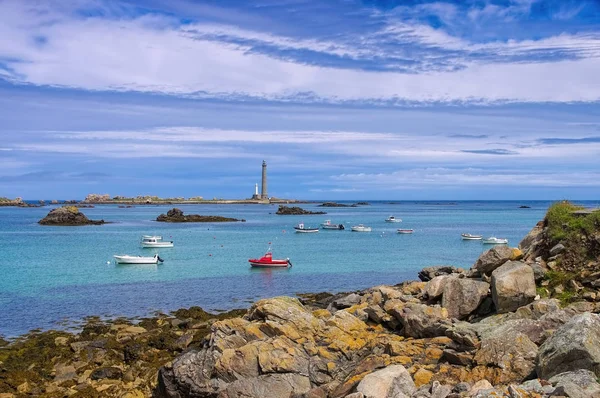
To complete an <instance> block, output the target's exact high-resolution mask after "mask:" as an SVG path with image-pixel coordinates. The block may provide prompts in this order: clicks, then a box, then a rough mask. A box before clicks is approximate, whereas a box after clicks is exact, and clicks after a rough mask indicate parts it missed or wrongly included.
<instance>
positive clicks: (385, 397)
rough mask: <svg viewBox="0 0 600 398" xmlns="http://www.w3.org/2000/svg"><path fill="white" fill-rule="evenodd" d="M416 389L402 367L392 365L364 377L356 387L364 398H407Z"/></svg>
mask: <svg viewBox="0 0 600 398" xmlns="http://www.w3.org/2000/svg"><path fill="white" fill-rule="evenodd" d="M416 389H417V387H416V386H415V383H414V382H413V380H412V378H411V377H410V374H409V373H408V371H407V370H406V369H405V368H404V366H402V365H392V366H388V367H387V368H384V369H381V370H378V371H376V372H373V373H370V374H368V375H366V376H365V377H364V378H363V379H362V381H361V382H360V383H359V384H358V386H357V387H356V391H357V392H360V393H362V394H363V395H364V396H365V398H408V397H410V396H411V395H412V394H413V393H414V392H415V391H416Z"/></svg>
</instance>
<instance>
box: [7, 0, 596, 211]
mask: <svg viewBox="0 0 600 398" xmlns="http://www.w3.org/2000/svg"><path fill="white" fill-rule="evenodd" d="M0 138H1V139H0V196H6V197H17V196H19V197H23V198H25V199H82V198H84V197H85V196H86V195H87V194H88V193H108V194H110V195H111V196H117V195H121V196H136V195H158V196H163V197H195V196H203V197H205V198H213V197H217V198H244V197H250V196H251V195H252V194H253V193H254V184H255V183H260V172H261V163H262V161H263V160H265V161H266V162H267V164H268V175H269V194H270V195H271V196H275V197H279V198H297V199H314V200H319V199H332V200H353V199H366V200H368V199H370V200H377V199H379V200H387V199H389V200H403V199H404V200H419V199H423V200H469V199H472V200H481V199H484V200H488V199H489V200H509V199H516V200H525V199H542V200H556V199H565V198H568V199H579V200H583V199H594V200H596V199H598V197H599V196H600V157H599V155H600V1H597V0H588V1H586V0H578V1H574V0H502V1H500V0H498V1H492V0H481V1H417V0H405V1H392V0H363V1H359V0H328V1H322V0H254V1H251V0H249V1H233V0H231V1H227V0H220V1H216V0H214V1H213V0H204V1H199V0H170V1H169V2H165V1H159V0H120V1H116V0H55V1H52V0H0Z"/></svg>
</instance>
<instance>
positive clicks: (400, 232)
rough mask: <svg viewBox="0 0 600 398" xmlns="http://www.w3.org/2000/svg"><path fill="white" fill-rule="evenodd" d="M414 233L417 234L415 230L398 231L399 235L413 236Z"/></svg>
mask: <svg viewBox="0 0 600 398" xmlns="http://www.w3.org/2000/svg"><path fill="white" fill-rule="evenodd" d="M413 232H415V231H414V230H413V229H399V230H398V233H399V234H412V233H413Z"/></svg>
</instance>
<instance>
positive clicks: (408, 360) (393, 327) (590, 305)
mask: <svg viewBox="0 0 600 398" xmlns="http://www.w3.org/2000/svg"><path fill="white" fill-rule="evenodd" d="M577 211H579V209H577V208H575V207H574V206H572V205H571V204H569V203H559V204H556V205H554V206H552V207H551V208H550V210H549V211H548V214H547V216H546V218H545V219H544V220H543V221H541V222H540V223H538V225H537V226H536V227H535V228H534V229H533V230H532V231H531V232H530V233H529V234H528V235H527V236H526V237H525V238H524V239H523V240H522V242H521V243H520V245H519V248H509V247H506V246H496V247H494V248H493V249H491V250H488V251H486V252H484V253H483V254H482V255H481V256H480V257H479V259H478V260H477V261H476V262H475V263H474V264H473V265H472V267H471V268H470V269H461V268H456V267H453V266H450V265H448V266H432V267H427V268H424V269H423V270H421V271H420V272H419V274H418V277H419V279H420V280H419V281H412V282H403V283H401V284H398V285H393V286H383V285H382V286H376V287H372V288H369V289H366V290H362V291H356V292H352V293H340V294H329V293H320V294H307V295H301V296H300V297H299V298H292V297H275V298H271V299H265V300H260V301H258V302H256V303H254V304H253V305H252V306H251V308H250V309H249V310H247V311H246V310H241V311H236V312H231V313H228V314H223V315H221V316H214V315H210V314H206V313H205V312H204V311H202V310H201V309H200V308H192V309H189V310H180V311H176V312H175V313H173V314H171V315H169V316H167V315H161V316H158V317H155V318H148V319H143V320H141V321H140V322H139V323H137V324H133V323H132V322H130V321H125V320H116V321H113V322H111V323H103V322H99V321H97V320H92V321H90V322H89V323H88V324H87V325H86V326H84V327H83V330H82V331H81V332H80V333H78V334H70V333H66V332H55V331H49V332H42V333H34V334H32V335H29V336H25V337H23V338H21V339H19V340H17V341H15V342H11V343H8V344H7V342H3V341H2V340H0V397H1V398H13V397H17V396H19V397H20V396H42V397H59V396H61V397H62V396H72V397H100V396H102V397H129V398H133V397H143V396H151V395H152V396H155V397H169V398H172V397H218V398H233V397H246V398H250V397H256V398H258V397H261V398H262V397H272V398H279V397H281V398H290V397H295V398H296V397H298V398H299V397H305V398H327V397H340V398H342V397H343V398H391V397H399V398H403V397H411V398H457V397H480V398H483V397H511V398H516V397H520V398H525V397H571V398H575V397H577V398H579V397H582V398H583V397H600V384H599V383H598V377H599V376H600V316H599V315H598V313H599V312H600V292H598V289H599V288H600V265H599V261H600V222H599V221H600V213H599V212H588V213H586V214H585V215H577V213H575V212H577ZM582 259H585V261H584V262H581V261H582ZM3 345H4V346H3ZM2 393H3V394H4V395H2Z"/></svg>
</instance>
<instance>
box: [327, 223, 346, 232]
mask: <svg viewBox="0 0 600 398" xmlns="http://www.w3.org/2000/svg"><path fill="white" fill-rule="evenodd" d="M321 228H323V229H330V230H336V231H341V230H343V229H344V226H343V225H341V224H340V225H323V226H322V227H321Z"/></svg>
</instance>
